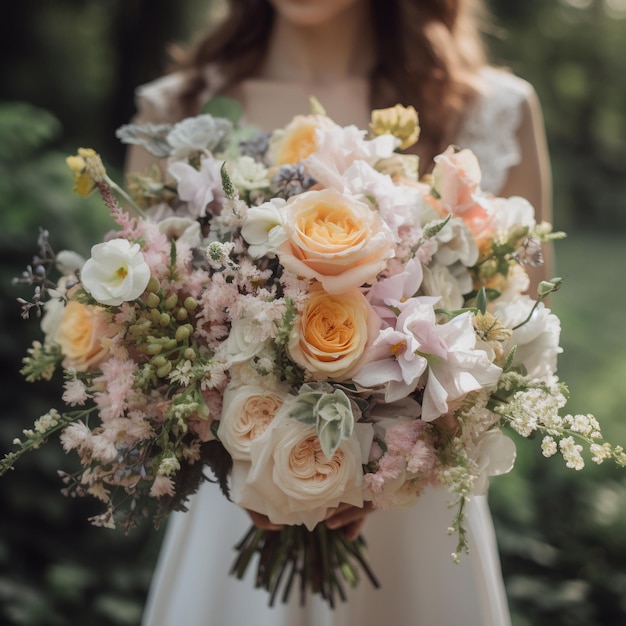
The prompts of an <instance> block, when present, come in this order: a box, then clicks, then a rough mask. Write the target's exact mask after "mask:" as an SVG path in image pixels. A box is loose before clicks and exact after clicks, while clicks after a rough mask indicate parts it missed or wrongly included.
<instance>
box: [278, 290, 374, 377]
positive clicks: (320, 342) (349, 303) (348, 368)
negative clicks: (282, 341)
mask: <svg viewBox="0 0 626 626" xmlns="http://www.w3.org/2000/svg"><path fill="white" fill-rule="evenodd" d="M379 327H380V318H379V317H378V316H377V315H376V312H375V311H374V309H373V308H372V307H371V305H370V304H369V302H367V300H366V299H365V296H364V295H363V294H362V293H361V292H360V291H359V290H358V289H351V290H349V291H347V292H346V293H343V294H329V293H327V292H325V291H324V290H323V289H320V288H318V289H313V290H312V291H311V292H310V294H309V298H308V300H307V302H306V304H305V307H304V310H303V311H302V312H301V314H300V315H299V316H298V319H297V321H296V323H295V324H294V328H293V330H292V333H291V337H290V339H289V343H288V345H287V351H288V353H289V356H290V357H291V358H292V359H293V360H294V361H295V362H296V363H297V364H298V365H300V366H301V367H303V368H304V369H305V370H307V371H308V372H310V373H311V374H312V375H313V377H314V378H316V379H317V380H327V379H332V380H344V379H346V378H349V376H350V374H351V373H352V372H353V371H354V370H355V369H357V367H358V365H359V363H360V361H361V359H362V357H363V354H364V352H365V348H366V346H367V345H368V344H369V342H370V339H371V340H373V339H374V337H376V336H377V334H378V329H379Z"/></svg>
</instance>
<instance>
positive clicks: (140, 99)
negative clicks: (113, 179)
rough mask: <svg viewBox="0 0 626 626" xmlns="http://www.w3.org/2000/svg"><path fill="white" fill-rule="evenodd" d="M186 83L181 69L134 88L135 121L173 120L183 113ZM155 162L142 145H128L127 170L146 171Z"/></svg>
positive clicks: (170, 121) (125, 168) (136, 122)
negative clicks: (181, 103)
mask: <svg viewBox="0 0 626 626" xmlns="http://www.w3.org/2000/svg"><path fill="white" fill-rule="evenodd" d="M183 86H184V76H183V74H182V73H173V74H168V75H166V76H163V77H161V78H157V79H156V80H154V81H152V82H149V83H145V84H144V85H140V86H139V87H137V89H135V109H136V112H135V115H134V116H133V117H132V119H131V120H130V122H131V123H133V124H173V123H176V122H178V121H179V120H180V119H181V117H182V110H181V106H180V104H179V100H178V95H179V94H180V91H181V89H182V88H183ZM155 162H158V160H157V159H156V157H154V156H153V155H151V154H150V153H149V152H148V151H147V150H146V149H145V148H144V147H143V146H137V145H129V146H128V148H127V150H126V159H125V163H124V170H125V171H126V172H127V173H129V172H144V171H146V170H147V169H148V168H149V167H150V166H151V165H153V164H154V163H155Z"/></svg>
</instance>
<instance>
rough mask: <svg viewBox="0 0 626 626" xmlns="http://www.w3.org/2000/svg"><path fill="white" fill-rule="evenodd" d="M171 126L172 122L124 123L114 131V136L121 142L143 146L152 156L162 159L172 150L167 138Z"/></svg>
mask: <svg viewBox="0 0 626 626" xmlns="http://www.w3.org/2000/svg"><path fill="white" fill-rule="evenodd" d="M172 128H173V126H172V124H124V125H123V126H120V127H119V128H118V129H117V130H116V131H115V136H116V137H117V138H118V139H119V140H120V141H121V142H122V143H130V144H134V145H137V146H143V147H144V148H145V149H146V150H147V151H148V152H149V153H150V154H152V155H153V156H155V157H157V158H159V159H164V158H167V157H168V156H169V155H170V153H171V151H172V147H171V145H170V144H169V142H168V140H167V136H168V135H169V133H170V131H171V130H172Z"/></svg>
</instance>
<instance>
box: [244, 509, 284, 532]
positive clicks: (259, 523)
mask: <svg viewBox="0 0 626 626" xmlns="http://www.w3.org/2000/svg"><path fill="white" fill-rule="evenodd" d="M246 510H247V509H246ZM247 512H248V515H249V516H250V518H251V519H252V523H253V524H254V525H255V526H256V527H257V528H260V529H261V530H282V529H283V528H284V525H283V524H274V522H272V521H270V518H269V517H267V515H263V514H262V513H258V512H257V511H250V510H247Z"/></svg>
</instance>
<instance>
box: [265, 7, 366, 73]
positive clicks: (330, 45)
mask: <svg viewBox="0 0 626 626" xmlns="http://www.w3.org/2000/svg"><path fill="white" fill-rule="evenodd" d="M375 58H376V50H375V45H374V29H373V25H372V22H371V14H370V6H369V3H368V2H357V3H355V4H353V5H352V6H351V7H349V8H348V9H347V10H346V11H344V12H343V13H341V14H339V15H337V16H336V17H335V18H334V19H333V20H332V21H328V22H325V23H324V24H320V25H317V26H306V27H305V26H299V25H297V24H293V23H291V22H289V21H287V20H286V19H285V18H283V17H282V16H280V14H278V13H277V14H276V18H275V21H274V26H273V29H272V34H271V36H270V43H269V48H268V52H267V55H266V57H265V60H264V61H263V63H262V65H261V69H260V71H259V73H258V74H257V77H258V78H264V79H270V80H281V81H301V82H312V83H320V84H323V83H330V82H334V81H338V80H345V79H347V78H355V77H366V76H368V75H369V73H370V72H371V70H372V68H373V66H374V63H375Z"/></svg>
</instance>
